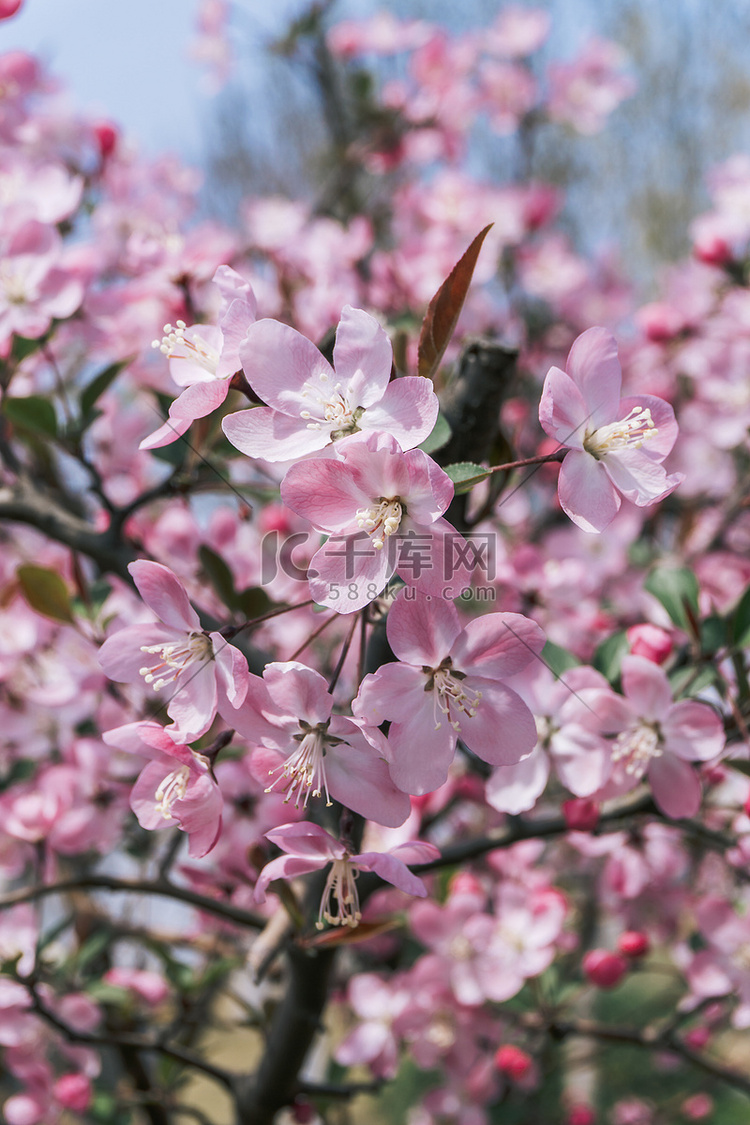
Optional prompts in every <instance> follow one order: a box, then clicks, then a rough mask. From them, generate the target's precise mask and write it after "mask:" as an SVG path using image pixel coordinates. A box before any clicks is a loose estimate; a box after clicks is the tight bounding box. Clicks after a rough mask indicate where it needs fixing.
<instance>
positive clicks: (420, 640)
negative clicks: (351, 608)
mask: <svg viewBox="0 0 750 1125" xmlns="http://www.w3.org/2000/svg"><path fill="white" fill-rule="evenodd" d="M460 630H461V626H460V624H459V620H458V613H457V612H456V609H455V607H454V606H453V604H452V602H449V601H446V600H444V599H442V598H435V599H432V598H428V597H427V596H426V595H424V594H420V593H416V592H415V593H414V596H413V597H411V598H408V597H406V596H405V594H404V592H401V593H400V594H399V596H398V597H397V598H396V600H395V602H394V603H393V605H392V606H391V608H390V610H389V613H388V619H387V621H386V633H387V636H388V643H389V644H390V646H391V648H392V649H393V652H394V655H395V656H397V657H398V659H399V660H403V661H405V662H406V663H407V664H415V665H417V666H419V667H421V666H422V665H423V664H426V665H429V667H430V668H437V667H438V666H439V665H440V664H441V663H442V661H443V660H444V659H445V658H446V657H447V656H448V654H449V652H450V651H451V647H452V645H453V643H454V641H455V640H456V637H457V636H458V634H459V632H460Z"/></svg>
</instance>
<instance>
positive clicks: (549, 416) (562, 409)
mask: <svg viewBox="0 0 750 1125" xmlns="http://www.w3.org/2000/svg"><path fill="white" fill-rule="evenodd" d="M539 423H540V425H541V427H542V429H543V430H544V432H545V433H546V434H549V436H550V437H551V438H554V439H555V441H558V442H560V444H561V445H566V446H568V447H569V448H571V449H581V448H582V447H583V439H584V437H585V436H586V432H587V430H588V428H589V422H588V410H587V408H586V403H585V402H584V401H583V396H582V395H581V392H580V391H579V389H578V387H577V386H576V385H575V383H574V382H573V380H572V379H571V378H570V376H569V375H566V374H565V372H564V371H561V370H560V368H559V367H551V368H550V370H549V371H548V372H547V377H546V378H545V380H544V386H543V388H542V397H541V400H540V402H539Z"/></svg>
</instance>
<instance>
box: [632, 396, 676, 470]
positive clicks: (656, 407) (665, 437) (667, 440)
mask: <svg viewBox="0 0 750 1125" xmlns="http://www.w3.org/2000/svg"><path fill="white" fill-rule="evenodd" d="M634 406H640V408H641V409H642V410H646V409H648V410H650V411H651V418H652V420H653V423H654V426H655V427H656V429H657V430H658V431H659V432H658V433H657V434H654V435H653V437H650V438H646V440H645V441H644V443H643V451H644V453H646V454H647V455H648V456H650V457H652V458H653V460H655V461H663V460H664V458H665V457H666V456H667V454H668V453H669V452H671V450H672V446H673V445H674V443H675V441H676V440H677V434H678V432H679V427H678V425H677V420H676V419H675V416H674V410H673V408H672V406H671V404H670V403H668V402H667V401H666V400H665V399H663V398H657V397H656V395H629V396H628V397H627V398H624V399H623V400H622V401H621V403H620V405H619V407H618V409H617V417H618V418H626V417H627V416H628V414H629V413H630V411H631V410H632V409H633V407H634Z"/></svg>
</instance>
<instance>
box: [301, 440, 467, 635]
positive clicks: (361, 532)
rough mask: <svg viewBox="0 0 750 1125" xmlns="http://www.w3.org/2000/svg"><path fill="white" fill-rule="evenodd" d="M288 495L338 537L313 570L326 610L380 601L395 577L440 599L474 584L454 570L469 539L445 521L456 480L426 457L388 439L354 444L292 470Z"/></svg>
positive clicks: (463, 571) (461, 568) (314, 588)
mask: <svg viewBox="0 0 750 1125" xmlns="http://www.w3.org/2000/svg"><path fill="white" fill-rule="evenodd" d="M281 497H282V499H283V501H284V503H285V504H287V505H288V507H290V508H291V509H292V511H293V512H296V513H297V514H298V515H300V516H304V517H305V519H308V520H309V521H310V523H312V525H313V526H314V527H315V528H317V529H318V530H319V531H326V532H329V533H331V538H330V539H329V540H328V541H327V543H325V544H324V545H323V547H321V548H320V550H319V551H317V552H316V554H315V555H314V556H313V558H312V561H311V564H310V571H309V572H308V578H309V583H310V593H311V594H312V596H313V598H314V599H315V601H316V602H318V603H319V604H320V605H325V606H328V607H329V608H330V609H335V610H337V611H338V612H339V613H353V612H354V611H355V610H358V609H362V607H363V606H365V605H367V604H368V603H369V602H371V601H373V600H374V599H375V598H376V597H377V596H378V595H379V594H380V593H381V592H382V591H383V589H384V588H385V586H386V584H387V583H388V581H389V580H390V579H391V578H392V576H393V575H394V573H395V574H398V575H400V577H402V578H403V579H404V581H406V582H410V583H414V584H415V585H417V586H419V588H420V589H421V590H424V591H426V592H429V593H431V594H435V595H439V594H441V593H442V591H443V590H444V589H445V588H446V584H447V582H450V581H451V580H452V581H453V582H454V584H455V586H454V593H455V594H458V593H459V591H460V590H461V589H463V588H464V586H466V585H467V584H468V580H469V579H470V573H469V571H468V569H467V567H466V566H465V565H457V566H455V567H453V565H452V559H453V558H454V553H455V549H456V545H461V544H464V540H463V537H462V536H461V535H459V533H458V532H457V531H456V530H455V528H453V527H451V525H450V524H449V523H447V522H446V521H445V520H444V519H441V518H440V517H441V516H442V514H443V512H444V511H445V510H446V508H447V507H448V504H449V503H450V501H451V499H452V497H453V482H452V481H451V479H450V477H448V476H447V474H446V473H444V472H443V470H442V469H441V468H439V467H438V466H437V465H436V464H435V462H434V461H432V460H431V459H430V458H429V457H428V456H427V454H426V453H423V452H422V451H421V450H420V449H411V450H409V451H408V452H406V453H403V452H402V451H401V449H400V448H399V446H398V444H397V443H396V441H395V440H394V439H393V438H392V437H391V436H390V435H389V434H386V433H382V434H375V433H373V434H369V435H368V436H367V437H366V438H360V439H358V440H356V441H355V440H352V441H350V442H347V444H346V445H345V446H344V447H343V448H342V449H341V452H340V455H339V457H337V458H330V459H323V460H316V461H307V462H302V463H299V464H296V465H292V467H291V468H290V469H289V470H288V471H287V474H286V477H285V478H284V481H283V483H282V486H281ZM464 546H465V544H464ZM447 567H448V569H446V568H447Z"/></svg>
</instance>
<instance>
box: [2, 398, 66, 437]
mask: <svg viewBox="0 0 750 1125" xmlns="http://www.w3.org/2000/svg"><path fill="white" fill-rule="evenodd" d="M3 412H4V414H5V417H6V418H7V419H8V421H9V422H12V423H13V425H14V426H20V427H21V428H22V429H24V430H29V431H31V433H35V434H44V436H45V437H49V438H56V437H57V415H56V414H55V408H54V406H53V405H52V403H51V402H50V400H49V399H48V398H43V397H42V395H28V396H27V397H26V398H6V399H5V400H4V402H3Z"/></svg>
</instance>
